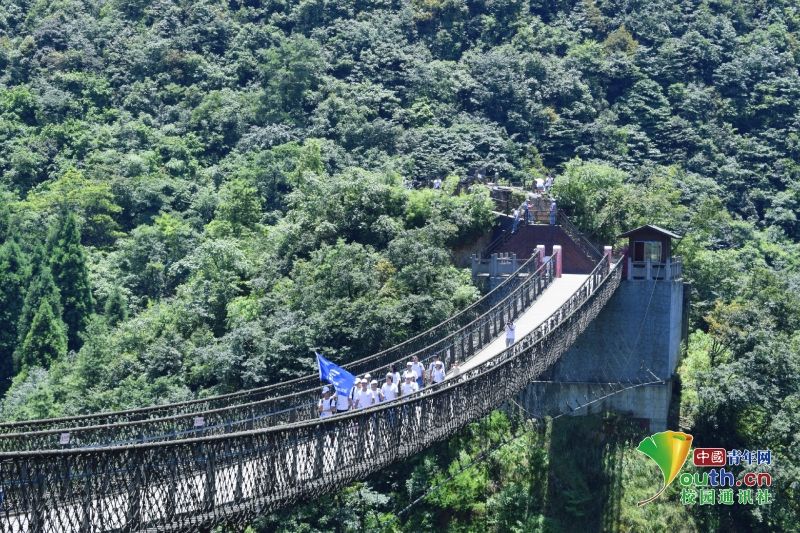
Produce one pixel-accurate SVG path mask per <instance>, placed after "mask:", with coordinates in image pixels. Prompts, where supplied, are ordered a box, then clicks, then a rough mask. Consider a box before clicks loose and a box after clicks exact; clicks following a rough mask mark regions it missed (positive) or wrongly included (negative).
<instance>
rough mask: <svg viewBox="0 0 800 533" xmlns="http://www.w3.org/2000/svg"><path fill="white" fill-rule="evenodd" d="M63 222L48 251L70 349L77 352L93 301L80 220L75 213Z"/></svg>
mask: <svg viewBox="0 0 800 533" xmlns="http://www.w3.org/2000/svg"><path fill="white" fill-rule="evenodd" d="M60 221H61V224H60V225H59V224H58V223H56V226H55V227H53V228H52V229H51V232H50V236H49V238H48V242H47V249H48V252H49V253H48V256H49V257H50V268H51V269H52V271H53V279H54V280H55V282H56V285H57V286H58V289H59V291H61V305H62V308H63V315H62V316H63V320H64V324H66V326H67V340H68V342H67V345H68V347H69V348H70V349H71V350H77V349H79V348H80V346H81V340H80V334H81V332H83V330H84V329H86V326H87V325H88V323H89V319H90V317H91V314H92V311H93V310H94V300H93V298H92V289H91V286H90V285H89V271H88V269H87V267H86V253H85V252H84V250H83V246H82V245H81V234H80V230H79V229H78V220H77V218H76V217H75V215H73V214H72V213H67V214H66V216H64V217H62V218H61V219H60Z"/></svg>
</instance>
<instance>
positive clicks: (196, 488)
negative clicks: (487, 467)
mask: <svg viewBox="0 0 800 533" xmlns="http://www.w3.org/2000/svg"><path fill="white" fill-rule="evenodd" d="M557 259H558V260H560V258H558V257H551V258H544V257H543V254H536V255H534V256H533V257H532V258H531V259H530V260H529V261H528V262H526V263H525V265H523V267H521V268H520V269H519V270H518V271H517V272H516V273H515V275H513V276H511V277H510V278H509V279H508V280H506V281H505V282H504V283H503V284H501V285H500V286H499V287H498V288H497V289H495V290H494V291H492V292H491V293H489V294H488V295H487V296H486V297H484V298H483V299H482V300H481V301H480V302H479V303H477V304H474V305H473V306H472V307H473V309H472V310H471V311H469V312H468V313H464V312H462V313H459V314H458V315H456V317H460V318H458V319H457V320H453V319H451V320H449V321H446V322H445V323H443V324H441V325H440V326H437V327H436V328H432V330H429V332H426V334H423V335H422V336H418V337H415V338H414V339H411V341H413V342H409V341H407V342H406V343H403V344H404V346H405V348H403V349H396V348H393V349H389V350H387V351H385V352H382V353H381V354H377V355H378V356H371V357H370V358H366V359H364V360H362V361H360V362H357V364H356V365H355V368H354V370H355V371H356V372H358V373H361V372H362V371H363V370H364V369H367V368H369V369H373V370H374V371H375V372H380V371H382V370H385V369H386V368H388V366H389V364H391V363H395V362H398V361H403V362H404V361H405V360H406V358H407V357H409V356H410V355H412V354H419V355H420V358H421V359H422V360H424V361H429V360H432V359H433V358H435V357H441V358H442V359H443V360H444V361H445V363H446V364H447V365H448V367H450V366H452V362H453V361H455V360H460V361H464V363H463V364H462V366H461V367H460V372H459V373H458V375H452V374H451V375H450V376H448V379H446V380H445V381H444V382H442V383H440V384H437V385H433V386H429V387H426V388H424V389H423V390H422V391H420V392H418V393H416V394H413V395H410V396H407V397H403V398H401V399H399V400H396V401H393V402H387V403H384V404H379V405H376V406H373V407H370V408H367V409H364V410H359V411H354V412H348V413H346V414H343V415H337V416H334V417H330V418H326V419H318V418H317V417H316V414H315V409H314V406H315V405H316V399H317V398H318V395H319V387H318V381H317V382H316V383H313V381H312V384H313V386H312V387H310V388H308V387H307V386H308V385H309V383H308V381H307V380H306V378H301V379H299V380H294V382H293V383H291V384H290V385H289V386H287V385H285V384H281V385H278V386H272V388H270V387H265V388H262V389H260V390H259V392H257V393H251V394H246V393H243V394H236V395H229V396H227V397H218V398H215V399H210V400H207V401H201V402H194V403H191V402H185V403H183V404H173V405H171V406H162V407H160V408H155V409H153V410H152V411H147V410H135V411H129V412H126V413H123V414H115V413H104V414H102V415H99V416H89V417H85V418H81V417H74V418H71V419H61V420H56V421H50V422H43V423H41V424H36V423H32V424H31V423H29V425H25V424H24V423H23V424H20V425H17V426H15V425H14V424H7V425H5V426H4V427H3V430H4V431H5V432H4V433H2V434H0V449H2V450H4V451H3V452H2V453H0V490H2V501H0V528H2V531H4V532H5V531H9V532H28V531H30V532H34V531H35V532H38V531H44V532H65V531H75V532H100V531H103V532H105V531H187V532H188V531H197V530H198V529H208V528H210V527H213V526H215V525H220V524H225V525H228V526H234V527H236V526H243V525H245V524H247V523H249V522H250V521H251V520H252V519H253V518H255V517H257V516H259V515H261V514H264V513H266V512H270V511H272V510H275V509H279V508H281V507H285V506H287V505H290V504H292V503H293V502H296V501H298V500H301V499H305V498H313V497H317V496H320V495H322V494H324V493H326V492H328V491H330V490H334V489H336V488H338V487H341V486H342V485H343V484H345V483H348V482H350V481H353V480H356V479H360V478H363V477H364V476H366V475H368V474H370V473H372V472H375V471H378V470H380V469H381V468H383V467H384V466H386V465H388V464H390V463H392V462H394V461H397V460H401V459H403V458H406V457H409V456H410V455H413V454H414V453H417V452H418V451H420V450H423V449H425V448H426V447H427V446H429V445H430V444H432V443H433V442H435V441H439V440H442V439H445V438H447V437H448V436H450V435H452V434H453V433H455V432H456V431H457V430H458V429H460V428H461V427H463V426H464V425H466V424H468V423H469V422H472V421H475V420H477V419H479V418H481V417H482V416H484V415H486V414H487V413H488V412H490V411H491V410H492V409H495V408H497V407H499V406H500V405H502V404H503V402H505V401H506V400H508V399H509V398H511V397H513V396H514V395H515V394H517V393H518V392H519V391H520V390H521V389H522V388H524V387H525V386H526V384H527V383H529V382H530V381H531V380H534V379H536V378H537V377H538V376H540V375H541V374H542V373H543V372H544V371H545V370H547V369H548V368H549V367H551V366H552V364H553V363H554V362H555V361H557V360H558V359H559V357H560V356H561V355H562V354H563V353H564V352H565V351H566V350H567V349H568V348H569V347H570V346H571V345H572V343H574V341H575V339H576V338H577V337H578V335H579V334H580V333H581V332H582V331H583V330H584V329H585V328H586V327H587V325H588V324H589V323H590V322H591V321H592V320H593V319H594V318H595V317H596V316H597V314H598V313H599V312H600V310H601V309H602V308H603V306H604V305H605V304H606V303H607V302H608V300H609V298H610V297H611V295H612V294H613V293H614V291H615V290H616V288H617V287H618V285H619V282H620V279H621V265H622V261H621V260H619V259H615V258H612V256H611V255H610V252H608V253H607V254H606V255H605V256H604V257H602V259H600V261H598V262H597V264H596V266H595V268H594V270H593V271H592V272H591V273H590V274H588V275H564V276H561V275H560V263H559V261H557ZM498 289H500V290H498ZM456 317H453V318H456ZM509 320H514V321H515V323H516V326H517V330H516V333H517V335H516V342H515V343H514V344H513V345H512V346H510V347H506V346H505V340H504V327H505V324H506V323H507V322H508V321H509ZM443 325H444V326H443ZM415 339H416V340H415ZM359 365H361V366H359ZM287 391H288V392H287ZM265 397H266V398H265ZM208 406H213V407H212V408H211V409H208V408H207V407H208ZM204 408H205V410H203V409H204ZM198 417H200V418H202V421H203V424H202V426H201V427H200V428H196V429H197V431H194V432H191V433H180V432H179V431H178V428H181V431H184V430H185V427H186V424H187V423H188V422H189V421H190V420H193V421H194V422H197V418H198ZM97 422H101V423H100V424H98V423H97ZM73 424H74V425H73ZM20 428H21V430H20ZM15 430H16V431H15ZM64 433H67V434H68V439H67V440H68V443H67V445H64V444H61V445H60V446H59V445H56V444H54V439H55V438H56V437H58V441H59V442H60V441H61V440H63V439H62V438H61V437H62V436H63V434H64ZM143 436H145V437H147V438H143Z"/></svg>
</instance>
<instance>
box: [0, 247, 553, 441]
mask: <svg viewBox="0 0 800 533" xmlns="http://www.w3.org/2000/svg"><path fill="white" fill-rule="evenodd" d="M538 266H539V265H538V264H537V262H536V260H535V258H534V257H531V259H529V260H528V261H526V262H525V263H523V264H522V265H521V266H520V267H519V269H517V271H516V272H514V273H513V274H512V275H511V276H509V277H508V278H507V279H505V280H503V282H502V283H501V284H500V285H498V286H497V287H495V288H494V289H493V290H491V291H490V292H489V293H487V294H486V295H484V296H483V297H481V298H480V299H479V300H478V301H476V302H474V303H473V304H471V305H470V306H468V307H466V308H465V309H463V310H461V311H459V312H458V313H456V314H455V315H453V316H452V317H450V318H448V319H447V320H445V321H443V322H441V323H440V324H438V325H436V326H434V327H432V328H430V329H428V330H426V331H424V332H422V333H420V334H418V335H415V336H414V337H411V338H410V339H407V340H406V341H403V342H401V343H399V344H397V345H395V346H392V347H391V348H387V349H386V350H383V351H381V352H378V353H376V354H373V355H370V356H368V357H364V358H362V359H359V360H356V361H353V362H351V363H347V364H346V365H344V366H345V367H346V368H347V369H348V370H349V371H350V372H352V373H353V374H361V373H364V372H367V371H369V370H371V369H372V368H375V367H378V366H384V365H386V364H387V363H389V362H392V361H397V360H400V359H402V358H403V357H409V356H410V354H412V353H417V352H419V351H420V350H422V349H424V348H425V347H426V346H429V345H430V344H432V343H433V342H436V341H438V340H439V339H441V338H443V337H445V336H447V335H450V334H452V333H453V332H455V331H458V330H459V329H461V328H463V327H464V326H465V325H466V324H469V323H471V322H472V321H474V320H475V319H476V318H477V317H479V316H480V315H482V314H484V313H486V312H487V311H488V310H489V309H491V307H492V306H493V305H494V304H495V303H496V302H497V301H499V300H502V299H503V298H505V297H506V296H508V295H509V294H510V293H511V292H512V291H514V290H515V289H516V288H517V287H519V285H520V284H522V283H523V282H524V281H525V280H526V279H527V278H528V276H529V275H530V274H532V273H533V272H534V271H535V270H536V269H537V268H538ZM319 383H320V381H319V374H318V373H314V374H309V375H306V376H303V377H299V378H296V379H292V380H288V381H285V382H281V383H275V384H271V385H266V386H263V387H257V388H253V389H248V390H244V391H238V392H233V393H229V394H222V395H216V396H210V397H206V398H197V399H194V400H187V401H184V402H176V403H169V404H161V405H154V406H150V407H144V408H138V409H128V410H123V411H108V412H102V413H92V414H86V415H77V416H69V417H60V418H50V419H41V420H25V421H19V422H5V423H0V435H2V434H3V433H22V432H30V431H44V430H49V429H63V430H64V431H67V430H69V429H73V428H76V427H81V426H98V425H107V424H117V423H123V422H133V421H137V420H147V419H152V418H162V417H166V416H174V415H180V414H188V413H193V412H200V411H207V410H212V409H218V408H222V407H225V406H228V405H231V404H234V403H251V402H256V401H259V400H263V399H267V398H276V397H280V396H284V395H287V394H291V393H294V392H298V391H303V390H306V389H309V388H311V387H313V386H316V385H318V384H319Z"/></svg>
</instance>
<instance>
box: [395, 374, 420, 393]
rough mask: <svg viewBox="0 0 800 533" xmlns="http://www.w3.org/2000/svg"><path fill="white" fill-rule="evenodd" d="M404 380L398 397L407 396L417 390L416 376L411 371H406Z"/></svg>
mask: <svg viewBox="0 0 800 533" xmlns="http://www.w3.org/2000/svg"><path fill="white" fill-rule="evenodd" d="M405 378H406V380H405V382H404V383H403V384H402V385H400V396H408V395H409V394H414V393H415V392H417V391H418V390H419V386H418V385H417V381H416V375H415V374H414V372H413V371H411V370H409V371H407V372H406V375H405Z"/></svg>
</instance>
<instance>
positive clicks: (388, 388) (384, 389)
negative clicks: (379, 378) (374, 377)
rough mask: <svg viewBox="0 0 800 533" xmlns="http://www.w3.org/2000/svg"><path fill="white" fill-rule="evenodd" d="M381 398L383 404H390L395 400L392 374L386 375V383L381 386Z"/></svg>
mask: <svg viewBox="0 0 800 533" xmlns="http://www.w3.org/2000/svg"><path fill="white" fill-rule="evenodd" d="M381 396H382V400H381V401H384V402H391V401H392V400H395V399H397V385H395V383H394V374H392V373H391V372H387V373H386V382H385V383H384V384H383V385H381Z"/></svg>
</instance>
